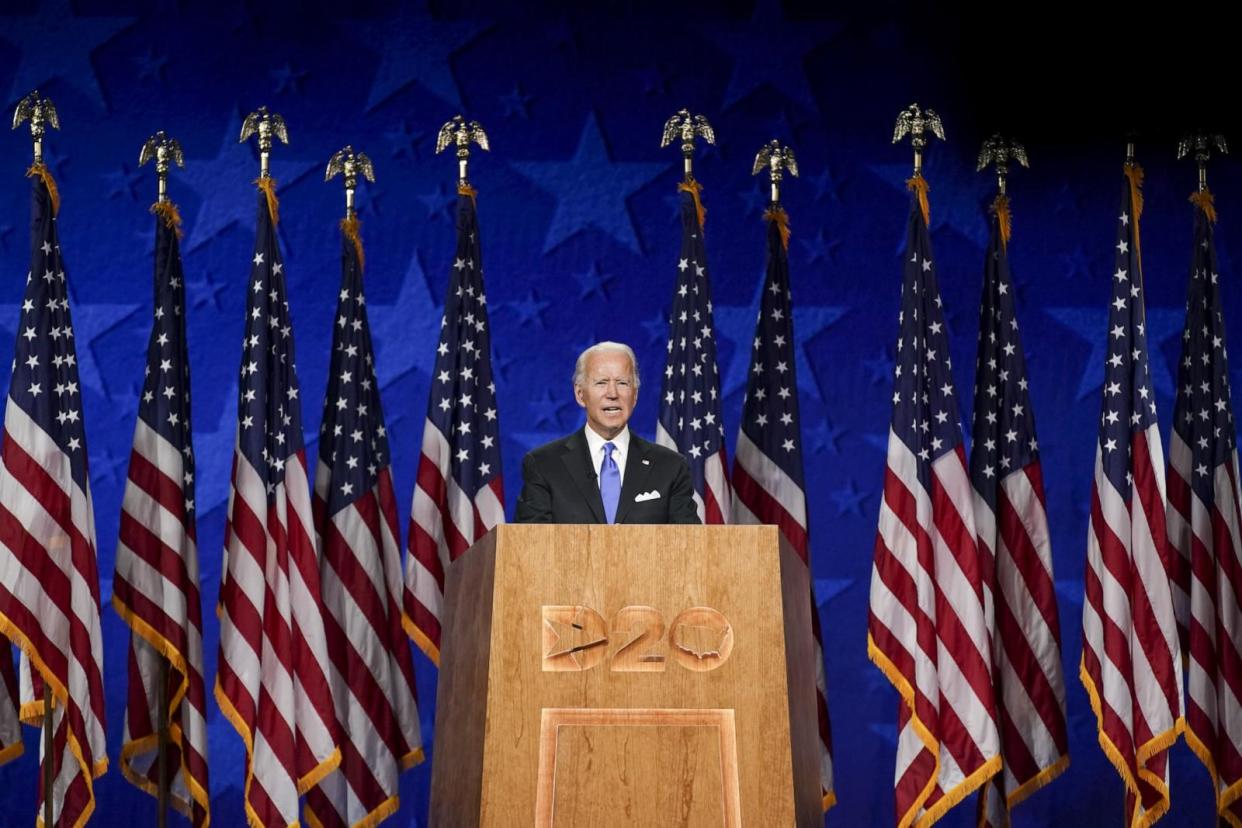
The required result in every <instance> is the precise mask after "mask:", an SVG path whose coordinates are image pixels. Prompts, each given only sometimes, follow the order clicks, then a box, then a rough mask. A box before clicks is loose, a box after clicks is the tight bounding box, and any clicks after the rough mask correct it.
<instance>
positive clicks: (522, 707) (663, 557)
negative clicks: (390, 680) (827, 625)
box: [433, 525, 822, 826]
mask: <svg viewBox="0 0 1242 828" xmlns="http://www.w3.org/2000/svg"><path fill="white" fill-rule="evenodd" d="M476 553H478V555H479V559H478V560H473V561H470V562H469V563H468V564H466V565H465V566H461V564H465V559H466V558H468V557H469V556H471V555H475V554H476ZM484 556H490V560H485V559H484ZM782 556H785V560H784V565H783V566H782ZM459 566H461V569H462V571H461V572H460V573H457V572H453V571H452V570H451V571H450V590H449V598H450V600H451V601H453V602H455V606H452V607H450V608H449V612H448V613H447V614H448V616H449V623H448V624H447V625H446V641H445V646H444V671H445V673H446V674H447V673H449V672H460V673H461V674H462V675H463V676H469V677H471V678H470V679H469V680H468V681H466V682H461V683H458V684H456V685H452V684H445V685H442V688H441V696H440V702H439V704H440V705H441V707H440V710H441V711H445V712H448V713H451V714H452V715H450V716H437V731H436V737H437V744H436V754H435V756H434V757H433V759H434V761H435V763H436V764H435V766H434V767H435V773H434V778H433V818H434V820H435V823H436V824H454V825H456V824H461V825H474V824H481V825H489V826H491V825H505V826H510V825H537V826H562V825H564V826H568V825H611V824H618V825H625V824H632V825H662V824H677V825H713V826H720V825H724V826H734V825H741V824H750V825H794V824H814V823H815V822H818V821H819V820H820V819H822V817H820V814H819V791H818V776H817V769H816V767H815V765H814V764H813V763H812V762H809V761H805V760H806V758H807V757H808V756H811V757H813V753H812V752H808V749H807V746H808V745H811V751H813V744H812V743H811V742H809V741H808V734H805V733H799V731H798V729H796V728H791V726H790V722H791V710H793V714H794V715H793V720H794V722H795V724H800V723H802V722H805V721H806V720H807V711H808V710H809V711H810V715H811V716H812V717H813V716H814V709H815V707H814V705H815V700H814V688H813V685H810V684H809V682H808V681H806V680H804V679H806V678H807V677H809V676H810V675H812V673H811V671H810V670H809V661H810V658H811V655H810V653H811V652H812V651H811V648H810V630H809V611H810V588H809V586H808V582H807V577H806V571H805V566H802V565H801V563H800V561H798V560H797V558H796V555H794V553H793V552H792V551H790V550H789V549H788V547H785V548H784V550H782V549H781V546H780V545H779V544H778V541H777V532H776V530H775V528H773V527H697V526H694V527H681V526H585V525H584V526H535V525H527V526H504V527H501V528H500V529H498V530H497V532H496V533H495V535H494V543H491V544H482V545H480V547H478V548H476V549H473V550H471V551H470V552H467V553H466V555H465V556H463V559H462V561H461V562H459V563H458V564H454V566H453V569H457V568H458V567H459ZM484 570H490V571H489V572H488V573H487V576H486V577H485V576H484V574H483V573H484ZM458 575H460V576H461V577H462V583H454V576H458ZM782 577H783V578H784V581H785V583H784V584H783V586H784V589H782ZM466 581H469V582H470V583H469V584H467V583H466ZM791 601H792V602H793V603H794V604H795V605H796V604H798V603H799V602H801V603H805V604H806V606H805V607H803V606H793V607H791V608H790V609H792V610H793V611H792V612H789V611H787V608H786V606H785V604H786V603H788V602H791ZM485 604H486V606H484V605H485ZM465 616H469V617H470V618H471V621H470V622H466V619H465ZM800 625H806V630H805V632H804V631H802V630H801V629H798V627H799V626H800ZM791 626H792V627H793V628H794V629H792V630H791V629H790V627H791ZM483 628H486V630H485V629H483ZM457 630H461V631H462V632H461V635H462V637H463V639H464V638H470V639H471V641H469V642H467V641H452V640H449V638H448V636H449V634H450V633H451V632H455V631H457ZM482 637H486V638H487V639H488V645H487V646H486V647H484V646H483V645H482V642H481V641H479V640H478V639H479V638H482ZM454 648H459V650H460V651H459V652H456V653H455V652H453V650H454ZM794 650H796V652H794ZM787 651H789V652H787ZM787 656H788V657H791V658H795V659H804V660H806V661H807V668H808V669H798V670H792V671H791V670H789V669H788V664H787ZM484 660H486V668H485V672H486V678H485V680H484V679H483V678H482V676H481V673H482V672H484V668H483V661H484ZM800 666H801V665H800ZM791 682H795V683H797V684H798V685H799V686H797V687H791V686H790V683H791ZM803 684H807V685H808V686H805V687H803V686H801V685H803ZM446 693H453V694H455V695H456V694H465V695H466V696H468V697H469V698H463V697H460V696H459V697H456V698H453V699H452V700H449V699H447V698H445V694H446ZM446 704H447V706H446ZM470 705H473V707H470ZM480 714H482V719H483V721H482V728H481V729H480V728H479V727H478V726H477V723H476V725H475V726H474V727H471V726H469V725H466V724H465V720H466V719H469V718H475V719H476V720H477V719H479V718H480ZM812 720H813V719H812ZM457 728H463V730H462V731H461V733H460V737H461V738H460V739H458V738H457V734H456V733H455V731H456V729H457ZM480 732H481V733H482V741H483V744H482V756H481V757H478V756H477V750H478V748H479V744H478V739H479V735H480ZM809 736H810V737H812V738H817V736H816V734H815V732H814V727H812V728H811V732H810V734H809ZM798 742H805V743H807V744H801V745H799V744H796V743H798ZM459 743H460V744H459ZM446 748H447V752H448V753H449V754H450V755H449V756H447V757H446V756H444V753H445V752H446ZM468 754H473V757H471V756H468ZM796 758H797V761H796ZM442 759H448V761H449V764H451V765H453V766H455V767H457V770H455V771H454V772H453V774H452V779H451V780H450V778H449V777H448V776H445V775H444V773H443V772H446V771H448V770H449V768H447V767H446V768H441V767H440V762H441V760H442ZM478 759H481V761H478ZM463 762H464V764H463ZM471 763H473V767H467V765H470V764H471ZM795 765H797V767H795ZM472 774H477V776H475V775H472ZM450 782H451V783H452V784H454V786H455V787H457V788H458V790H457V791H456V792H455V793H456V795H451V796H450V795H449V794H448V793H447V792H446V786H447V785H449V784H450ZM463 788H464V789H465V790H464V793H463ZM474 791H477V794H475V793H474ZM476 795H477V803H478V804H477V810H476V809H475V807H474V806H473V804H472V803H473V802H474V797H475V796H476ZM442 796H448V797H450V800H452V801H453V802H454V807H453V808H452V811H451V812H450V809H449V807H448V804H447V803H448V802H449V801H450V800H443V801H441V797H442Z"/></svg>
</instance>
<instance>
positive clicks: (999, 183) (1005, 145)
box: [975, 134, 1031, 196]
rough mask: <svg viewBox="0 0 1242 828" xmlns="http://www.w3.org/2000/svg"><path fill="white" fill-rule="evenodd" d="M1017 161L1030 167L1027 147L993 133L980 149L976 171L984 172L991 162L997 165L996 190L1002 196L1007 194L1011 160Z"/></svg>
mask: <svg viewBox="0 0 1242 828" xmlns="http://www.w3.org/2000/svg"><path fill="white" fill-rule="evenodd" d="M1010 161H1017V162H1018V163H1019V164H1021V165H1022V166H1023V167H1026V168H1028V169H1029V168H1030V166H1031V165H1030V162H1029V161H1028V160H1027V157H1026V148H1025V147H1023V146H1022V145H1021V144H1019V143H1018V142H1017V141H1014V140H1012V139H1010V138H1005V137H1002V136H1001V135H999V134H997V135H993V136H992V137H991V138H988V139H987V140H986V141H984V142H983V147H982V149H980V150H979V163H978V164H977V165H976V166H975V171H976V172H983V170H985V169H987V167H988V165H989V164H991V165H993V166H995V167H996V190H997V194H998V195H1000V196H1006V195H1008V193H1007V192H1006V190H1005V185H1006V184H1007V183H1008V179H1009V162H1010Z"/></svg>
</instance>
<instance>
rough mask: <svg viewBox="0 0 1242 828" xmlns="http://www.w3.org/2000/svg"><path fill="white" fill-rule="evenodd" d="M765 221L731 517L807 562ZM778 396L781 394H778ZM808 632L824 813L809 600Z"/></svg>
mask: <svg viewBox="0 0 1242 828" xmlns="http://www.w3.org/2000/svg"><path fill="white" fill-rule="evenodd" d="M764 219H765V220H766V221H767V222H768V270H767V276H766V278H765V279H764V282H763V295H762V297H761V299H760V302H759V318H758V319H757V320H756V322H755V347H754V353H753V354H752V355H751V368H750V381H749V383H748V384H747V388H746V401H745V403H744V404H743V407H742V426H741V428H740V429H738V434H737V454H736V455H735V456H734V458H733V492H734V495H735V499H734V502H733V518H734V520H735V521H736V522H737V523H769V524H775V525H777V526H779V527H780V530H781V534H782V535H784V536H785V540H787V541H789V545H790V546H792V547H793V548H794V549H795V550H796V551H797V553H798V555H799V557H801V558H802V562H803V563H804V564H806V565H807V569H808V572H809V570H810V566H811V558H810V554H811V547H810V543H809V542H808V539H807V517H806V482H805V478H804V477H803V475H802V427H801V421H800V420H799V419H798V393H797V388H798V381H797V374H796V366H795V358H794V350H793V349H794V330H793V301H792V299H791V298H790V293H789V259H788V256H787V252H786V246H787V245H788V243H789V218H788V216H787V215H786V214H785V211H784V210H783V209H781V208H780V207H779V206H777V205H775V204H774V205H773V206H772V207H771V208H770V209H769V210H768V211H767V212H766V213H765V214H764ZM782 392H784V393H782ZM811 626H812V631H813V632H814V634H815V689H816V691H817V693H816V700H817V702H818V708H819V744H820V752H819V783H820V788H821V789H822V791H823V805H824V810H827V809H829V808H831V807H832V806H833V805H834V804H835V803H836V801H837V800H836V791H835V790H834V788H833V779H832V730H831V728H830V727H829V721H828V689H827V680H826V678H825V676H824V644H823V641H824V639H823V634H822V633H821V632H820V625H819V611H818V608H817V607H816V604H815V600H814V595H813V594H812V596H811Z"/></svg>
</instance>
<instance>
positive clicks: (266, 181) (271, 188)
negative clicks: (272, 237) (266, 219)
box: [254, 177, 280, 224]
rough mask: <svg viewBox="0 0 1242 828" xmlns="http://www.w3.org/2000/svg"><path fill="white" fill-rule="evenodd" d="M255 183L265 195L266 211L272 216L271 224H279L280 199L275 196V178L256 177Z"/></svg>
mask: <svg viewBox="0 0 1242 828" xmlns="http://www.w3.org/2000/svg"><path fill="white" fill-rule="evenodd" d="M254 183H255V185H256V186H257V187H258V188H259V189H260V190H262V191H263V195H265V196H267V213H268V215H270V216H271V217H272V224H280V201H278V200H277V198H276V179H274V178H271V177H268V178H256V179H255V180H254Z"/></svg>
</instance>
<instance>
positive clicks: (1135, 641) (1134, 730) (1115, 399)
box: [1079, 164, 1182, 826]
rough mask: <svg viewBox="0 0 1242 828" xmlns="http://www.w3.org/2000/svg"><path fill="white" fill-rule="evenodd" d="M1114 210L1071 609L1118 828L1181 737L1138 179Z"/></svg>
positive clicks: (1147, 801)
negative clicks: (1078, 611)
mask: <svg viewBox="0 0 1242 828" xmlns="http://www.w3.org/2000/svg"><path fill="white" fill-rule="evenodd" d="M1125 173H1126V181H1125V184H1124V185H1123V187H1122V194H1121V207H1120V209H1119V210H1118V213H1117V219H1116V221H1117V244H1116V245H1115V247H1114V252H1115V259H1114V261H1115V270H1114V272H1113V274H1112V285H1113V290H1112V294H1113V298H1112V302H1111V310H1110V311H1109V318H1108V328H1109V331H1108V342H1109V356H1108V358H1107V360H1106V361H1105V365H1104V394H1103V405H1102V406H1101V415H1100V436H1099V442H1098V445H1097V446H1096V453H1095V483H1094V486H1093V491H1092V495H1091V526H1090V529H1089V530H1088V532H1087V568H1086V575H1085V578H1084V580H1085V592H1086V595H1085V598H1084V601H1083V608H1082V639H1083V641H1082V645H1083V646H1082V662H1081V665H1080V667H1079V675H1080V677H1081V678H1082V682H1083V685H1084V686H1085V687H1086V688H1087V695H1088V696H1089V697H1090V699H1091V707H1092V709H1093V710H1094V711H1095V715H1096V720H1097V724H1098V726H1099V734H1098V736H1099V741H1100V747H1101V748H1103V750H1104V753H1105V754H1106V755H1107V756H1108V758H1109V759H1110V760H1111V761H1112V763H1113V765H1114V766H1115V767H1116V768H1117V772H1118V773H1119V774H1121V777H1122V779H1123V780H1124V782H1125V785H1126V824H1127V825H1131V826H1147V825H1150V824H1152V823H1153V822H1155V821H1156V820H1158V819H1159V818H1160V817H1161V816H1162V815H1163V814H1164V812H1165V811H1167V810H1168V808H1169V782H1168V778H1169V777H1168V774H1169V769H1168V749H1169V746H1170V745H1172V744H1173V742H1174V741H1176V740H1177V734H1178V733H1179V732H1180V731H1181V728H1182V668H1181V655H1180V648H1179V645H1178V640H1177V623H1176V621H1175V619H1174V613H1173V597H1172V594H1171V592H1170V588H1169V569H1168V564H1169V562H1170V557H1169V556H1170V554H1171V553H1170V549H1169V544H1168V537H1167V535H1166V534H1165V494H1164V482H1165V478H1164V457H1163V454H1162V450H1161V446H1160V429H1159V426H1158V424H1157V422H1156V398H1155V391H1154V388H1153V386H1152V383H1151V371H1150V369H1149V367H1148V359H1147V332H1146V318H1147V314H1146V310H1145V307H1144V302H1143V271H1142V264H1141V261H1140V256H1139V214H1140V212H1141V210H1142V194H1141V192H1140V189H1139V187H1140V185H1141V183H1142V175H1143V173H1142V170H1141V169H1140V168H1139V167H1138V166H1137V165H1135V164H1127V165H1126V169H1125Z"/></svg>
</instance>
